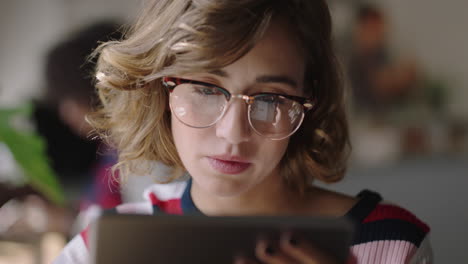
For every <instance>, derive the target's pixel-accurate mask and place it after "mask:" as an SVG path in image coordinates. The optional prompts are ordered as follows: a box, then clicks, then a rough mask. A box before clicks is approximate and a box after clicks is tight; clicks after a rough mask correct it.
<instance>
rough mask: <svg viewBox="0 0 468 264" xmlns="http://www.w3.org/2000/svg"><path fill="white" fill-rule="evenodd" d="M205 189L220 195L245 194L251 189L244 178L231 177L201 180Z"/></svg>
mask: <svg viewBox="0 0 468 264" xmlns="http://www.w3.org/2000/svg"><path fill="white" fill-rule="evenodd" d="M199 184H200V187H202V188H203V189H205V191H207V192H209V193H211V194H213V195H216V196H220V197H233V196H238V195H241V194H243V193H244V192H246V191H247V190H248V189H249V184H248V183H247V182H246V181H244V180H242V179H233V178H229V177H216V178H215V177H213V178H211V179H205V180H204V181H202V182H199Z"/></svg>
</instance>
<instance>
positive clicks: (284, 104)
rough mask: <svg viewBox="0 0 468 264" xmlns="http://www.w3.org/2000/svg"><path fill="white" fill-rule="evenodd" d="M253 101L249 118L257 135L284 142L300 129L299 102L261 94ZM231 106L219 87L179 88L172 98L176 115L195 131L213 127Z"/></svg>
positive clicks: (171, 101) (301, 116)
mask: <svg viewBox="0 0 468 264" xmlns="http://www.w3.org/2000/svg"><path fill="white" fill-rule="evenodd" d="M254 98H255V99H254V101H253V103H252V104H250V105H249V111H248V119H249V123H250V125H251V127H252V128H253V129H254V131H255V132H257V133H258V134H260V135H262V136H265V137H268V138H272V139H282V138H285V137H287V136H289V135H291V134H292V133H294V132H295V131H296V130H297V128H298V127H299V126H300V124H301V122H302V119H303V116H304V111H303V107H302V105H301V104H299V103H298V102H296V101H294V100H290V99H288V98H286V97H283V96H280V95H270V94H259V95H256V96H254ZM231 100H232V99H231ZM228 104H229V101H228V99H227V95H226V94H225V93H224V92H223V91H222V90H221V89H220V88H217V87H211V86H205V85H200V84H194V83H182V84H179V85H177V86H176V88H175V89H174V90H173V92H172V93H171V96H170V105H171V109H172V111H173V113H174V114H175V116H176V117H177V118H178V119H179V120H180V121H181V122H182V123H184V124H185V125H188V126H190V127H195V128H204V127H210V126H212V125H214V124H215V123H216V122H217V121H218V120H219V119H221V118H222V116H223V114H224V112H225V111H226V108H227V107H228Z"/></svg>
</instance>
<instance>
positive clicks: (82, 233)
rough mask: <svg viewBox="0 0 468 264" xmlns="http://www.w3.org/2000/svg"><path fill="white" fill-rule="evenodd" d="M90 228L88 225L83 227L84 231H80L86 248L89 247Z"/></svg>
mask: <svg viewBox="0 0 468 264" xmlns="http://www.w3.org/2000/svg"><path fill="white" fill-rule="evenodd" d="M88 230H89V227H86V228H85V229H83V231H81V232H80V235H81V238H82V239H83V242H84V244H85V246H86V248H88V249H89V244H88Z"/></svg>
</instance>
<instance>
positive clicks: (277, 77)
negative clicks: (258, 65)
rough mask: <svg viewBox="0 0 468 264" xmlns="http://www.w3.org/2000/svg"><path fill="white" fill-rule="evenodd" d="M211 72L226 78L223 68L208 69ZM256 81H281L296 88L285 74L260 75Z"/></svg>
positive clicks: (293, 82)
mask: <svg viewBox="0 0 468 264" xmlns="http://www.w3.org/2000/svg"><path fill="white" fill-rule="evenodd" d="M210 73H211V74H214V75H217V76H220V77H223V78H228V77H229V74H228V73H227V72H226V71H224V70H219V69H218V70H213V71H210ZM255 82H257V83H283V84H287V85H289V86H291V87H292V88H294V89H297V83H296V81H295V80H293V79H292V78H291V77H288V76H286V75H260V76H258V77H257V78H256V79H255Z"/></svg>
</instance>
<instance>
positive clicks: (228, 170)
mask: <svg viewBox="0 0 468 264" xmlns="http://www.w3.org/2000/svg"><path fill="white" fill-rule="evenodd" d="M208 163H209V164H210V166H211V167H212V168H213V169H215V170H216V171H218V172H220V173H223V174H239V173H242V172H244V171H245V170H247V169H248V168H249V167H250V166H251V165H252V163H250V162H248V161H246V160H245V159H242V158H240V157H233V156H230V157H227V156H212V157H208Z"/></svg>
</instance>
